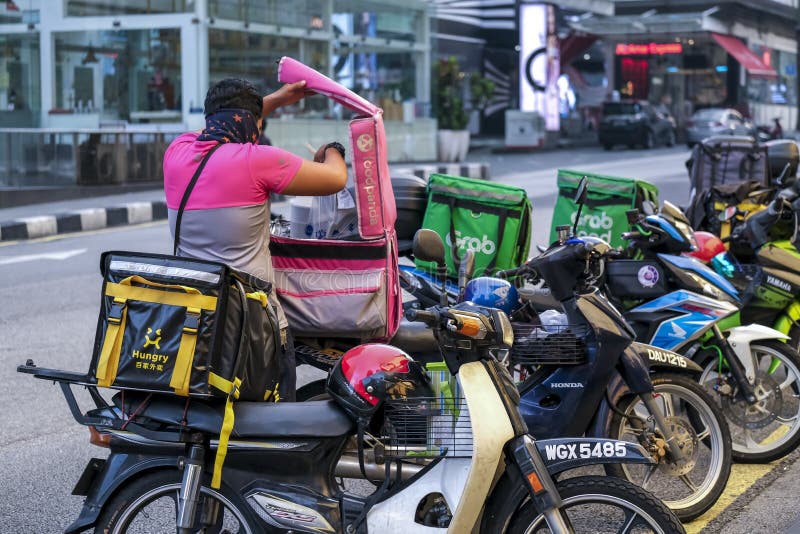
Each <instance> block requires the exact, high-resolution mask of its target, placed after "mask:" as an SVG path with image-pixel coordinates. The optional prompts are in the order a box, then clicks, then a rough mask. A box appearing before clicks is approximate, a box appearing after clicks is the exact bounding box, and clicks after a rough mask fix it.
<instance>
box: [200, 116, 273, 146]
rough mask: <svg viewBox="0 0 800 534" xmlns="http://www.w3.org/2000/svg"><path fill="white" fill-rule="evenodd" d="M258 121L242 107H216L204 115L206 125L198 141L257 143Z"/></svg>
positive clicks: (258, 133)
mask: <svg viewBox="0 0 800 534" xmlns="http://www.w3.org/2000/svg"><path fill="white" fill-rule="evenodd" d="M259 135H260V132H259V131H258V121H257V120H256V118H255V117H254V116H253V114H252V113H250V112H249V111H247V110H244V109H218V110H217V111H215V112H214V113H212V114H210V115H207V116H206V127H205V129H204V130H203V131H202V133H201V134H200V135H199V136H198V138H197V140H198V141H217V142H219V143H258V137H259Z"/></svg>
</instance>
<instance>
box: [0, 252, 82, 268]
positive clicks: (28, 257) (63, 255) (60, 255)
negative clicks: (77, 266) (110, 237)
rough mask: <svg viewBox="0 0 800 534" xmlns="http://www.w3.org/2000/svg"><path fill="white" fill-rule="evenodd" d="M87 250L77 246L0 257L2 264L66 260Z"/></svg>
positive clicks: (0, 263)
mask: <svg viewBox="0 0 800 534" xmlns="http://www.w3.org/2000/svg"><path fill="white" fill-rule="evenodd" d="M84 252H86V249H85V248H77V249H74V250H65V251H62V252H45V253H42V254H25V255H23V256H11V257H10V258H4V259H0V265H10V264H12V263H25V262H29V261H39V260H59V261H60V260H66V259H69V258H71V257H73V256H77V255H79V254H83V253H84Z"/></svg>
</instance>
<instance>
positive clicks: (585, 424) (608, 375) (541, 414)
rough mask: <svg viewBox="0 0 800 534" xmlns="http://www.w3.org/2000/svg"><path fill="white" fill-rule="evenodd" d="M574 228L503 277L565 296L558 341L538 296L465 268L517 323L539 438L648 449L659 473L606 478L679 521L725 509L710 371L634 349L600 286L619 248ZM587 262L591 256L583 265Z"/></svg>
mask: <svg viewBox="0 0 800 534" xmlns="http://www.w3.org/2000/svg"><path fill="white" fill-rule="evenodd" d="M579 189H580V188H579ZM579 196H580V195H579ZM569 230H570V229H569V227H567V228H566V230H565V232H564V234H563V235H562V239H561V240H560V241H559V242H558V243H555V244H554V245H553V246H552V247H551V248H550V249H549V250H548V251H546V252H545V253H544V254H542V255H541V256H538V257H536V258H533V259H532V260H530V261H529V262H528V263H527V264H526V265H524V266H522V267H520V268H519V269H514V270H511V271H505V272H503V273H501V274H503V275H504V276H507V277H517V278H525V279H528V281H530V282H536V281H537V280H539V279H543V280H544V281H545V282H546V283H547V285H548V287H550V288H551V290H552V288H553V287H557V288H560V289H559V290H558V292H555V293H554V294H557V295H560V296H559V298H558V299H556V300H555V302H556V304H557V306H559V307H561V306H563V308H564V310H565V312H566V315H567V317H568V321H567V322H568V323H569V326H568V327H563V328H561V329H560V330H559V331H557V332H556V333H555V334H557V335H555V336H554V337H552V338H550V339H549V340H548V338H544V339H540V337H541V336H542V334H543V332H545V330H543V329H542V328H540V325H537V324H535V323H530V322H529V319H530V317H527V316H526V315H525V311H524V310H523V309H522V308H523V307H526V306H528V305H529V303H530V302H531V301H533V300H535V297H536V293H535V292H534V291H522V290H520V291H519V295H520V297H521V300H520V301H519V302H518V303H517V305H515V306H509V305H508V304H509V303H510V302H511V301H512V300H513V298H511V297H510V294H511V292H512V291H513V293H514V294H515V295H516V294H517V290H516V289H515V288H513V286H511V285H510V284H509V283H508V282H504V281H501V280H497V279H494V278H488V277H480V278H476V279H473V280H471V281H470V282H469V283H467V282H466V280H468V279H469V278H470V275H469V274H467V273H465V270H467V271H468V267H465V266H468V265H469V263H470V262H469V256H467V257H465V258H464V259H463V261H462V263H461V266H460V269H459V281H458V293H459V294H461V295H462V299H463V300H466V301H468V302H470V301H471V302H473V303H478V304H479V305H482V306H487V307H493V308H500V307H502V308H504V309H505V311H507V312H508V313H510V314H512V318H513V319H515V323H514V329H515V332H516V334H517V338H516V341H515V343H514V345H513V346H512V348H511V351H510V352H509V356H508V358H507V359H506V360H505V362H506V364H507V365H509V366H510V367H514V368H515V369H519V368H524V371H525V372H524V374H523V375H519V378H520V379H522V382H521V383H520V384H518V388H519V390H520V394H521V397H522V400H521V403H520V409H521V411H522V414H523V417H524V419H525V421H526V422H527V424H528V426H529V428H531V430H532V432H533V435H535V436H537V437H545V436H546V437H553V436H558V435H573V436H581V435H585V436H595V437H599V436H614V437H618V438H621V439H628V440H630V441H634V442H637V441H638V442H640V443H642V444H643V445H645V448H647V449H648V450H649V451H650V452H651V454H652V455H653V457H654V458H655V459H656V460H657V461H658V462H659V463H658V465H657V466H654V467H652V468H649V469H646V470H640V469H638V468H628V467H625V468H623V469H616V468H613V467H609V468H607V470H608V471H609V472H610V473H611V474H614V475H618V476H621V477H625V478H627V479H628V480H634V481H636V482H639V483H642V484H644V485H645V486H648V485H650V484H652V486H650V487H651V488H658V489H657V492H656V493H657V495H659V496H662V498H664V499H665V501H666V502H667V504H668V506H670V508H672V509H673V511H675V512H676V515H678V517H679V518H681V519H682V520H690V519H693V518H695V517H697V516H699V515H701V514H702V513H703V512H705V511H706V510H707V509H708V508H710V507H711V506H712V505H713V504H714V502H716V500H717V498H718V497H719V495H720V494H721V492H722V491H723V489H724V487H725V484H726V482H727V479H728V476H729V472H730V458H731V456H730V454H731V453H730V438H729V436H728V429H727V425H726V424H725V422H724V418H723V416H722V414H721V412H720V411H719V409H718V408H717V407H716V406H715V405H714V401H713V399H711V398H710V396H709V395H708V394H707V393H706V392H705V391H703V390H702V388H701V387H700V386H699V385H698V384H697V383H696V378H697V377H698V376H699V374H700V372H701V371H702V369H701V368H699V367H698V366H696V365H695V364H693V363H692V362H690V361H688V360H686V359H685V358H683V357H681V356H679V355H677V354H674V353H671V352H669V351H663V350H658V349H656V348H655V347H649V346H646V345H642V344H636V343H632V341H633V338H634V333H633V331H632V330H631V329H630V327H629V326H627V325H626V324H625V322H624V320H623V319H622V316H621V315H620V314H619V312H618V311H617V310H616V309H615V308H613V306H611V305H610V304H609V303H608V301H607V300H606V299H605V298H604V297H603V295H602V294H601V293H600V292H599V291H598V290H597V288H596V286H595V285H594V284H596V282H597V281H598V280H600V279H601V277H600V275H601V274H602V271H603V265H604V257H605V254H606V253H607V252H608V251H609V250H610V247H609V246H608V245H607V244H605V243H604V242H602V241H599V240H596V241H594V240H591V239H587V240H583V241H582V240H578V239H569V236H568V232H569ZM581 247H584V248H586V247H589V248H590V249H591V253H590V254H585V253H584V252H583V249H582V248H581ZM581 254H584V256H585V257H581V259H580V260H578V259H576V258H577V257H578V256H580V255H581ZM592 273H594V274H592ZM495 282H504V284H505V286H503V285H502V284H497V283H495ZM438 295H439V299H440V300H441V302H442V303H445V302H449V301H450V298H451V297H450V296H449V295H447V294H444V293H443V292H442V291H441V290H440V291H439V293H438ZM501 300H502V301H503V302H500V301H501ZM412 313H413V312H412ZM401 329H402V328H401ZM420 345H423V346H424V340H420ZM543 354H544V355H545V356H542V355H543ZM651 380H652V382H651ZM313 384H314V383H313V382H312V383H311V384H309V385H308V386H304V388H301V390H299V391H298V398H303V397H304V395H305V394H310V393H312V392H313V390H314V388H315V387H314V386H313ZM317 391H318V388H317ZM654 394H655V397H654V396H653V395H654ZM673 401H674V402H673ZM618 405H619V406H621V407H622V409H618ZM698 436H699V437H698ZM678 443H680V444H681V445H677V444H678ZM667 444H671V445H667ZM689 449H691V451H689ZM684 451H686V453H685V454H684ZM701 453H702V454H701ZM659 466H660V467H659ZM693 477H694V478H693ZM676 486H678V487H677V488H676ZM686 490H688V494H687V491H686Z"/></svg>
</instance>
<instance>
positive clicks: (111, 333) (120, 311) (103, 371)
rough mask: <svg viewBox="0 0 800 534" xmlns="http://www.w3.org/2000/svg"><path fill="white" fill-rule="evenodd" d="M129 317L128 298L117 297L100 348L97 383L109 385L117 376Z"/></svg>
mask: <svg viewBox="0 0 800 534" xmlns="http://www.w3.org/2000/svg"><path fill="white" fill-rule="evenodd" d="M127 317H128V308H127V306H126V300H125V299H124V298H121V297H116V298H115V299H114V302H113V303H112V304H111V310H110V311H109V313H108V318H107V322H108V326H107V327H106V335H105V338H104V339H103V348H102V349H101V350H100V359H99V360H98V361H97V371H96V373H95V376H96V377H97V385H98V386H101V387H108V386H110V385H111V384H112V383H113V382H114V379H115V378H116V377H117V367H119V353H120V352H121V349H122V333H123V332H124V331H125V319H127Z"/></svg>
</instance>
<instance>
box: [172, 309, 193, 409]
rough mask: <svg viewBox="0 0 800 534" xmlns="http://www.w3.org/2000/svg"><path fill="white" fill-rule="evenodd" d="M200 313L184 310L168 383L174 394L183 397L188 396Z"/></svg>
mask: <svg viewBox="0 0 800 534" xmlns="http://www.w3.org/2000/svg"><path fill="white" fill-rule="evenodd" d="M200 312H201V310H200V308H192V307H187V308H186V319H185V320H184V321H183V331H182V332H181V341H180V345H178V356H177V358H176V359H175V366H174V367H173V368H172V378H170V381H169V387H171V388H172V389H174V390H175V394H176V395H181V396H183V397H187V396H188V395H189V379H190V377H191V375H192V373H191V370H192V360H193V359H194V349H195V347H196V346H197V331H198V329H199V328H200Z"/></svg>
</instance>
